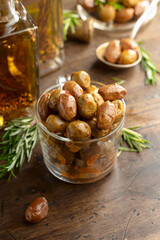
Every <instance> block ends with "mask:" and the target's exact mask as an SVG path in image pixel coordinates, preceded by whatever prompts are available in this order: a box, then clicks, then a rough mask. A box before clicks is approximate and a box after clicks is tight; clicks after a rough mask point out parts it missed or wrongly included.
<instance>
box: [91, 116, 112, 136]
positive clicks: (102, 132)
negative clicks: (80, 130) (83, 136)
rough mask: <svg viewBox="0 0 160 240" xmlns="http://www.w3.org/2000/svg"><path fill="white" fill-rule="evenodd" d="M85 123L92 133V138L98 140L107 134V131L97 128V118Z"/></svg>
mask: <svg viewBox="0 0 160 240" xmlns="http://www.w3.org/2000/svg"><path fill="white" fill-rule="evenodd" d="M87 123H88V124H89V126H90V128H91V131H92V133H91V134H92V136H93V137H94V138H100V137H103V136H105V135H107V134H108V133H109V129H106V130H103V129H102V130H101V129H99V128H98V127H97V118H96V117H93V118H92V119H90V120H88V121H87Z"/></svg>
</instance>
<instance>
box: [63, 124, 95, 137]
mask: <svg viewBox="0 0 160 240" xmlns="http://www.w3.org/2000/svg"><path fill="white" fill-rule="evenodd" d="M66 135H67V137H68V138H70V139H71V140H75V141H81V140H86V139H89V138H90V136H91V128H90V126H89V125H88V123H86V122H83V121H80V120H76V121H73V122H70V123H69V124H68V126H67V130H66Z"/></svg>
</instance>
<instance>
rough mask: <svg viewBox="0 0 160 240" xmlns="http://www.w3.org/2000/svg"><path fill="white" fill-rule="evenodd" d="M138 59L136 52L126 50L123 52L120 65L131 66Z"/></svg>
mask: <svg viewBox="0 0 160 240" xmlns="http://www.w3.org/2000/svg"><path fill="white" fill-rule="evenodd" d="M137 58H138V54H137V52H136V51H135V50H132V49H125V50H123V51H122V52H121V55H120V58H119V61H118V63H119V64H131V63H134V62H135V61H136V60H137Z"/></svg>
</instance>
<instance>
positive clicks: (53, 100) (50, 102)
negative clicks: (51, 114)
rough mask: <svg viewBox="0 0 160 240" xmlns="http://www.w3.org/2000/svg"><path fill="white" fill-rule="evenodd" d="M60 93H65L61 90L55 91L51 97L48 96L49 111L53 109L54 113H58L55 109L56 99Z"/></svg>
mask: <svg viewBox="0 0 160 240" xmlns="http://www.w3.org/2000/svg"><path fill="white" fill-rule="evenodd" d="M62 93H65V91H63V90H61V89H55V90H54V91H53V92H52V94H51V96H50V99H49V107H50V108H51V109H53V110H54V111H58V108H57V102H58V98H59V96H60V95H61V94H62Z"/></svg>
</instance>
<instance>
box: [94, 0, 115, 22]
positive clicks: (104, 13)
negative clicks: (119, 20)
mask: <svg viewBox="0 0 160 240" xmlns="http://www.w3.org/2000/svg"><path fill="white" fill-rule="evenodd" d="M98 15H99V18H100V19H101V20H102V21H104V22H107V23H109V22H112V21H113V20H114V19H115V16H116V10H115V8H114V7H113V6H111V5H109V4H106V5H104V6H103V7H99V8H98Z"/></svg>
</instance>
